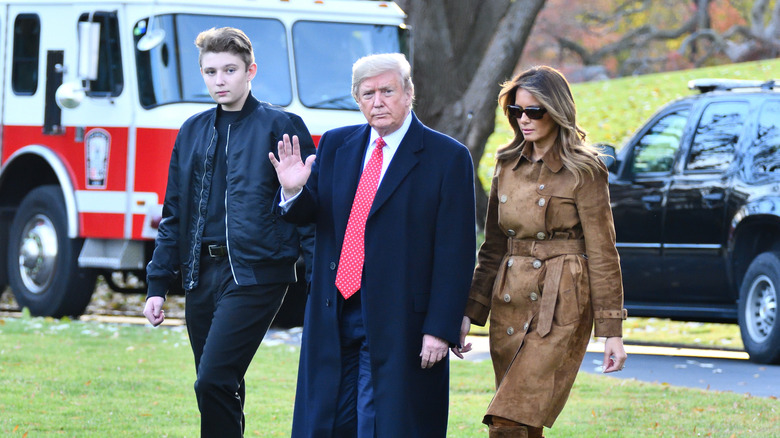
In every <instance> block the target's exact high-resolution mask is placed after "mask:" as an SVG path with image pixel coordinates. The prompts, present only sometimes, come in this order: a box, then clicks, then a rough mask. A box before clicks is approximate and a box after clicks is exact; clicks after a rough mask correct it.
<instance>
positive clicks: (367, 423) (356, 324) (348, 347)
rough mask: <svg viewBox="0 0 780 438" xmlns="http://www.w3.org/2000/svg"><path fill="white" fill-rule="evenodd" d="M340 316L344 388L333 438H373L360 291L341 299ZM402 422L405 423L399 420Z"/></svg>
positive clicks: (368, 359) (368, 360) (371, 392)
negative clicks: (346, 298)
mask: <svg viewBox="0 0 780 438" xmlns="http://www.w3.org/2000/svg"><path fill="white" fill-rule="evenodd" d="M339 305H340V306H341V317H340V318H339V336H340V340H341V385H340V387H339V398H338V404H337V405H336V421H335V424H334V429H333V436H334V437H336V438H354V437H357V438H373V437H375V436H376V430H375V428H376V427H375V426H376V412H375V409H374V387H373V383H372V379H371V357H370V355H369V352H368V339H367V338H366V328H365V325H364V324H363V310H362V306H361V302H360V291H358V293H356V294H355V295H353V296H351V297H350V298H349V299H348V300H344V299H343V298H341V296H339ZM399 421H403V420H401V419H399Z"/></svg>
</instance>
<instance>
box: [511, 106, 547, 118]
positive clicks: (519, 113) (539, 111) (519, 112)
mask: <svg viewBox="0 0 780 438" xmlns="http://www.w3.org/2000/svg"><path fill="white" fill-rule="evenodd" d="M506 112H507V113H509V115H510V116H512V117H514V118H516V119H519V118H520V117H523V113H525V115H526V116H528V118H529V119H531V120H539V119H541V118H542V117H544V113H546V112H547V110H546V109H545V108H542V107H538V106H529V107H526V108H523V107H521V106H520V105H507V106H506Z"/></svg>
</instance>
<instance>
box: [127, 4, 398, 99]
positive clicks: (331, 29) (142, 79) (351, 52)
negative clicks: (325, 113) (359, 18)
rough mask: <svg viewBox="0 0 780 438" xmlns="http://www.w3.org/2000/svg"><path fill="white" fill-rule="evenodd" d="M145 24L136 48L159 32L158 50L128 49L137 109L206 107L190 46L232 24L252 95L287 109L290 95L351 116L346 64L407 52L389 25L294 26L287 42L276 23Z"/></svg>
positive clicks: (198, 18) (185, 18)
mask: <svg viewBox="0 0 780 438" xmlns="http://www.w3.org/2000/svg"><path fill="white" fill-rule="evenodd" d="M152 20H153V21H152V23H151V25H150V23H149V20H148V19H144V20H140V21H138V22H137V23H136V25H135V28H134V29H133V35H134V38H135V42H137V41H138V40H139V39H140V38H141V37H142V36H144V35H145V34H146V33H147V32H149V31H150V30H152V29H162V30H164V31H165V37H164V39H163V41H162V42H161V43H160V44H158V45H157V46H155V47H154V48H152V49H151V50H148V51H140V50H136V51H135V55H136V65H137V68H138V85H139V87H138V88H139V98H140V101H141V105H142V106H143V107H144V108H152V107H155V106H159V105H164V104H169V103H176V102H203V103H211V102H212V99H211V97H210V96H209V93H208V90H207V89H206V86H205V85H204V83H203V80H202V78H201V77H200V74H199V71H198V50H197V48H196V47H195V45H194V44H193V42H194V41H195V37H196V36H197V35H198V33H200V32H201V31H203V30H205V29H209V28H211V27H223V26H232V27H237V28H239V29H241V30H243V31H244V32H246V34H247V35H248V36H249V38H250V40H251V41H252V44H253V46H254V51H255V61H256V62H257V69H258V74H257V76H256V77H255V79H254V80H253V81H252V93H253V94H254V95H255V97H257V98H258V99H260V100H264V101H267V102H270V103H272V104H275V105H280V106H288V105H290V104H291V103H292V101H293V96H294V95H296V94H297V98H298V99H299V100H300V102H301V104H303V105H304V106H306V107H309V108H321V109H345V110H357V109H358V107H357V104H356V103H355V101H354V99H353V98H352V96H351V86H350V83H351V76H352V64H353V63H354V62H355V61H356V60H357V59H358V58H360V57H361V56H365V55H368V54H371V53H386V52H404V53H406V52H407V51H408V50H407V47H408V44H407V38H408V37H407V33H406V32H405V30H404V29H403V28H400V27H398V26H391V25H373V24H363V23H337V22H324V21H298V22H296V23H295V24H293V26H292V31H291V34H292V44H290V42H289V41H288V37H287V35H288V32H287V31H286V29H285V26H284V24H283V23H282V22H281V21H279V20H276V19H268V18H256V17H219V16H217V17H215V16H204V15H188V14H171V15H160V16H155V17H154V18H153V19H152ZM290 45H291V46H292V47H290ZM291 49H292V50H291ZM290 52H292V59H293V61H294V70H293V71H291V69H290V65H291V62H290V58H289V56H288V53H290ZM407 56H408V53H407ZM293 73H294V74H295V80H294V79H293ZM294 88H295V90H294Z"/></svg>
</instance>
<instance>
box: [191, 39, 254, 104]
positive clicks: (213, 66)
mask: <svg viewBox="0 0 780 438" xmlns="http://www.w3.org/2000/svg"><path fill="white" fill-rule="evenodd" d="M256 73H257V65H256V64H252V65H250V66H249V68H247V66H246V64H244V61H243V59H241V57H240V56H238V55H234V54H232V53H230V52H219V53H215V52H206V53H204V54H203V56H202V57H201V59H200V74H201V75H202V76H203V81H204V82H205V83H206V87H207V88H208V89H209V94H210V95H211V98H212V99H214V102H217V103H218V104H219V105H220V106H222V109H223V110H225V111H240V110H241V108H242V107H243V106H244V102H245V101H246V97H247V96H248V95H249V90H250V82H251V81H252V78H254V77H255V74H256Z"/></svg>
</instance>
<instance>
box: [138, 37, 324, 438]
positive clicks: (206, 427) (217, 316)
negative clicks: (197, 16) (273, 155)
mask: <svg viewBox="0 0 780 438" xmlns="http://www.w3.org/2000/svg"><path fill="white" fill-rule="evenodd" d="M195 45H196V46H197V47H198V49H199V52H200V54H199V59H198V61H199V63H200V72H201V75H202V76H203V80H204V82H205V83H206V87H207V88H208V90H209V94H210V95H211V97H212V98H213V99H214V101H215V102H216V103H217V104H218V105H217V106H216V108H213V109H210V110H208V111H204V112H202V113H200V114H196V115H195V116H193V117H191V118H190V119H189V120H187V121H186V122H184V124H183V125H182V127H181V129H180V130H179V133H178V136H177V137H176V143H175V145H174V147H173V154H172V156H171V162H170V167H169V170H168V186H167V189H166V193H165V202H164V205H163V219H162V222H161V223H160V226H159V229H158V235H157V241H156V245H155V249H154V254H153V256H152V261H151V262H150V263H149V265H148V266H147V284H148V288H149V289H148V293H147V300H146V307H145V308H144V315H145V316H146V318H147V319H148V320H149V322H150V323H151V324H152V325H154V326H157V325H159V324H160V323H162V322H163V320H164V319H165V314H164V312H163V310H162V306H163V302H164V300H165V295H166V293H167V291H168V288H169V285H170V283H171V282H172V281H174V279H175V278H176V277H177V276H178V274H181V277H182V286H183V287H184V289H185V291H186V294H187V295H186V305H185V312H186V322H187V332H188V334H189V338H190V343H191V346H192V352H193V354H194V356H195V369H196V372H197V379H196V381H195V395H196V397H197V400H198V408H199V409H200V412H201V437H240V436H242V435H243V430H244V416H243V405H244V399H245V393H246V388H245V386H244V374H245V372H246V370H247V368H248V367H249V363H250V362H251V360H252V357H253V356H254V354H255V352H256V351H257V348H258V347H259V345H260V342H261V341H262V339H263V337H264V336H265V333H266V331H267V330H268V327H269V326H270V324H271V321H272V320H273V318H274V315H275V314H276V312H277V311H278V310H279V307H280V305H281V302H282V299H283V298H284V295H285V293H286V291H287V285H288V284H289V283H293V282H295V262H296V260H297V259H298V254H299V237H298V233H297V231H296V228H295V225H292V224H290V223H288V222H286V221H284V220H280V219H279V217H278V216H277V213H275V209H274V208H273V205H272V204H273V201H274V196H275V194H276V192H277V190H278V189H279V182H278V180H277V177H276V172H275V171H274V168H273V166H272V165H271V163H270V162H269V161H268V158H267V157H268V153H269V152H270V151H274V150H275V149H276V144H277V142H278V141H279V140H281V139H282V136H283V135H284V134H290V135H297V136H298V138H299V139H301V147H302V148H305V150H306V152H305V155H308V154H312V153H314V143H313V141H312V138H311V136H310V135H309V132H308V130H307V129H306V126H305V125H304V124H303V121H302V120H301V118H300V117H298V116H297V115H295V114H291V113H288V112H285V111H283V110H282V109H280V108H276V107H273V106H271V105H269V104H267V103H263V102H259V101H258V100H257V99H255V98H254V96H252V93H251V81H252V79H253V78H254V77H255V74H256V73H257V65H256V64H255V62H254V55H253V52H252V44H251V42H250V41H249V38H247V36H246V35H245V34H244V32H242V31H240V30H238V29H234V28H229V27H225V28H220V29H214V28H212V29H209V30H207V31H204V32H202V33H201V34H200V35H198V37H197V39H196V40H195ZM305 155H304V156H305Z"/></svg>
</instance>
